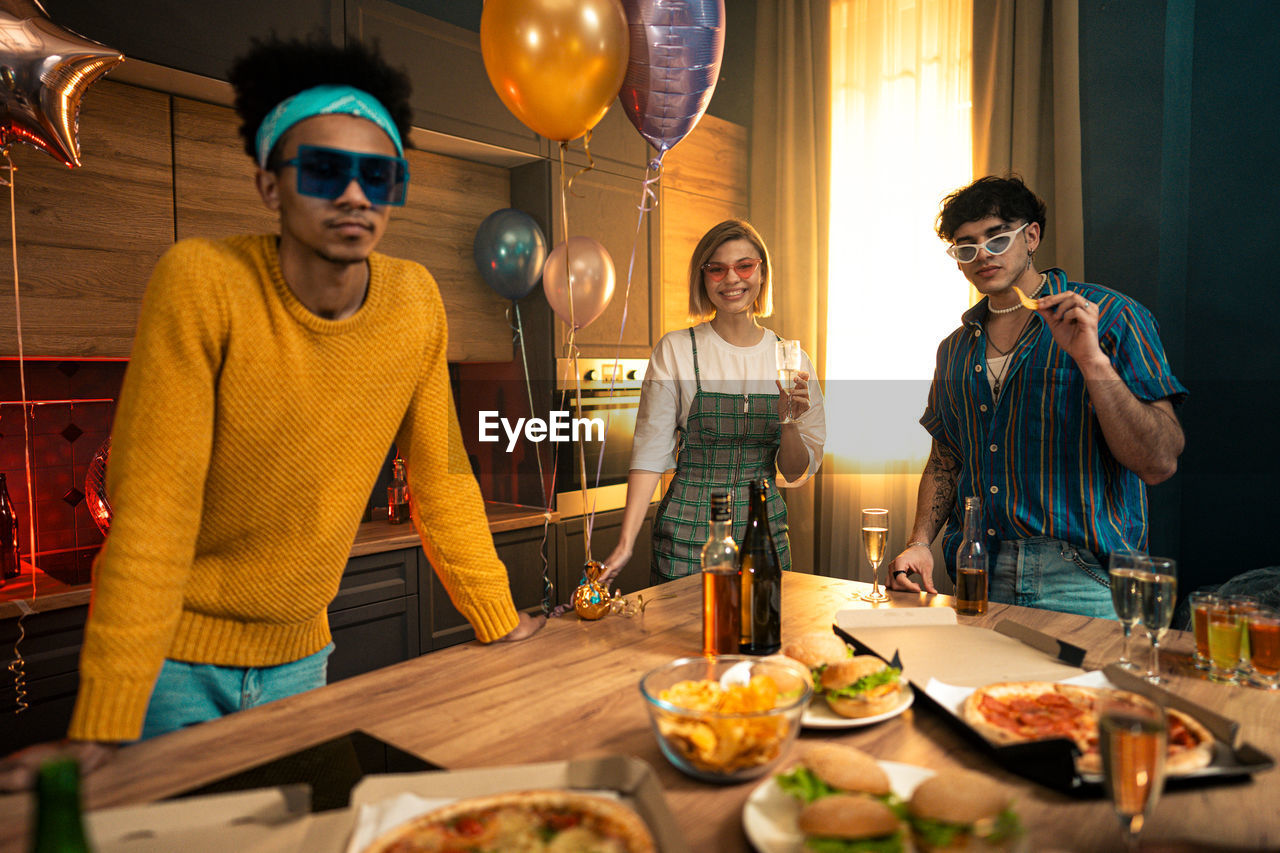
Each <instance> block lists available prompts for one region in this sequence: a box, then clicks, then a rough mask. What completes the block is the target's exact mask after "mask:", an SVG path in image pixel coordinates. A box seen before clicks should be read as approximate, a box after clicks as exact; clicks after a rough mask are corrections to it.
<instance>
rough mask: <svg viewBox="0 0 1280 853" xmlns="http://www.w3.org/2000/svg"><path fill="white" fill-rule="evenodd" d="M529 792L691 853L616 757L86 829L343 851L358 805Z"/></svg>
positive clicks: (125, 816)
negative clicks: (585, 798) (584, 802)
mask: <svg viewBox="0 0 1280 853" xmlns="http://www.w3.org/2000/svg"><path fill="white" fill-rule="evenodd" d="M531 788H569V789H575V790H583V791H593V792H598V793H601V794H603V795H606V796H609V795H612V796H616V797H617V798H618V799H620V800H621V801H622V802H624V803H626V804H627V805H629V806H631V807H632V808H633V809H635V811H636V812H637V813H638V814H639V815H640V817H641V818H642V819H643V820H644V821H645V823H646V824H647V825H648V826H649V829H650V831H651V832H652V833H653V835H654V838H655V839H656V840H657V842H658V847H659V850H661V851H662V853H689V849H688V847H687V846H686V845H685V843H684V841H683V840H682V839H681V837H680V830H679V827H678V826H677V825H676V822H675V818H674V816H673V815H672V814H671V811H670V809H669V808H668V807H667V802H666V798H665V796H664V795H663V792H662V786H661V784H660V783H659V782H658V777H657V775H656V774H655V773H654V771H653V769H652V768H651V767H650V766H649V765H648V764H646V763H645V762H643V761H641V760H640V759H637V758H629V757H624V756H609V757H605V758H598V759H586V760H581V761H558V762H547V763H542V764H525V765H517V766H510V767H483V768H473V769H468V770H458V771H447V770H441V771H433V772H425V773H402V774H381V775H374V776H368V777H366V778H365V779H364V780H362V781H361V782H360V783H359V784H358V785H357V786H356V787H355V789H354V790H353V791H352V796H351V806H350V807H349V808H346V809H335V810H332V811H327V812H321V813H318V814H311V813H309V809H310V798H309V792H308V790H307V788H306V786H287V787H281V788H264V789H257V790H252V791H244V792H237V793H230V794H212V795H208V796H201V797H189V798H186V799H180V800H169V801H165V802H160V803H152V804H148V805H142V806H130V807H126V808H119V809H104V810H99V811H94V812H90V813H89V814H88V815H87V816H86V827H87V830H88V833H89V837H90V840H91V842H92V843H93V845H94V849H95V850H97V851H98V853H172V851H174V850H181V851H182V853H225V851H227V850H235V851H237V853H346V851H347V850H348V849H349V843H350V839H351V837H352V833H353V830H354V829H355V828H356V824H357V820H358V816H359V814H360V809H361V807H362V806H369V805H371V804H374V803H377V802H379V801H382V800H386V799H389V798H394V797H398V796H400V795H403V794H412V795H415V796H418V797H422V798H425V799H449V800H454V799H461V798H463V797H471V796H480V795H484V794H496V793H502V792H505V791H518V790H525V789H531Z"/></svg>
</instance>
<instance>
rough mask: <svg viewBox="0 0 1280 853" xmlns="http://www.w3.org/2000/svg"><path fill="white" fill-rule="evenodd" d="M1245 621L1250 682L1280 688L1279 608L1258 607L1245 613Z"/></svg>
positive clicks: (1265, 687) (1270, 687) (1264, 686)
mask: <svg viewBox="0 0 1280 853" xmlns="http://www.w3.org/2000/svg"><path fill="white" fill-rule="evenodd" d="M1245 622H1246V634H1247V635H1248V637H1249V663H1250V664H1252V667H1253V675H1252V679H1251V680H1252V682H1253V683H1254V684H1256V685H1257V686H1259V687H1262V688H1264V689H1266V690H1280V610H1276V609H1275V608H1271V607H1258V608H1257V609H1256V610H1254V611H1253V612H1251V613H1248V614H1246V615H1245Z"/></svg>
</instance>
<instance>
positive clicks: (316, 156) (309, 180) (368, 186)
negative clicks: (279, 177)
mask: <svg viewBox="0 0 1280 853" xmlns="http://www.w3.org/2000/svg"><path fill="white" fill-rule="evenodd" d="M280 165H281V167H284V166H293V167H295V168H296V169H297V170H298V192H299V193H301V194H302V195H309V196H313V197H315V198H323V199H328V200H329V201H333V200H334V199H336V198H338V197H339V196H341V195H342V194H343V193H344V192H346V191H347V187H349V186H351V182H352V181H355V182H356V183H358V184H360V189H361V190H362V191H363V192H364V197H365V198H367V199H369V202H370V203H371V204H376V205H379V206H383V205H390V206H393V207H399V206H400V205H402V204H404V198H405V194H406V192H407V191H408V189H409V163H408V161H407V160H405V159H404V158H403V157H384V156H383V155H381V154H356V153H355V152H353V151H343V150H342V149H340V148H321V147H319V146H316V145H299V146H298V156H297V157H294V158H293V159H291V160H285V161H284V162H283V163H281V164H280Z"/></svg>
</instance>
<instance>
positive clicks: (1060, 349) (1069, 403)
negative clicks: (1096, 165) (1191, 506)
mask: <svg viewBox="0 0 1280 853" xmlns="http://www.w3.org/2000/svg"><path fill="white" fill-rule="evenodd" d="M1044 225H1045V205H1044V202H1043V201H1041V200H1040V199H1039V198H1038V197H1037V196H1036V195H1035V193H1033V192H1032V191H1031V190H1030V189H1028V188H1027V187H1026V185H1025V184H1023V182H1022V181H1021V180H1020V179H1019V178H1017V177H1008V178H999V177H986V178H981V179H979V180H977V181H975V182H974V183H972V184H970V185H969V186H967V187H964V188H963V189H960V190H957V191H955V192H954V193H952V194H951V195H949V196H948V197H947V198H946V200H945V201H944V203H943V208H942V213H941V214H940V215H939V217H938V223H937V232H938V236H940V237H941V238H942V239H943V240H945V241H947V242H948V243H950V244H951V245H950V246H949V247H948V248H947V254H949V255H951V257H953V258H955V260H956V262H957V265H958V266H959V268H960V271H961V272H962V273H963V274H964V276H965V278H967V279H968V280H969V281H970V282H971V283H972V284H973V286H974V287H975V288H977V290H978V292H979V293H981V294H982V295H983V296H984V297H985V298H984V299H983V300H982V301H981V302H979V303H978V304H977V305H975V306H974V307H973V308H971V309H969V310H968V311H966V312H965V313H964V315H963V316H962V318H961V320H962V324H961V326H960V328H958V329H957V330H956V331H955V332H953V333H952V334H951V335H950V336H948V337H947V338H946V340H944V341H943V342H942V344H941V345H940V346H939V347H938V358H937V366H936V368H935V371H934V376H933V384H932V386H931V388H930V390H929V400H928V404H927V405H926V408H925V412H924V416H923V417H922V418H921V419H920V423H921V424H922V425H923V426H924V427H925V429H927V430H928V431H929V433H930V435H932V436H933V447H932V450H931V452H930V455H929V461H928V462H927V463H926V464H925V468H924V474H923V476H922V478H921V481H920V490H919V493H918V498H917V505H916V518H915V524H914V527H913V529H912V537H911V541H910V542H909V543H908V544H907V547H906V549H905V550H904V551H903V552H902V553H901V554H900V555H898V557H897V559H895V560H894V561H893V564H892V566H891V573H890V585H891V587H892V588H894V589H900V590H910V591H916V590H919V589H920V588H921V585H923V587H924V589H925V590H927V591H929V592H935V591H936V590H935V589H934V584H933V556H932V553H931V551H930V543H931V542H932V541H933V538H934V537H935V536H936V535H937V533H938V531H939V530H940V529H941V528H942V527H943V525H944V523H946V522H947V521H948V520H949V521H950V524H948V525H947V532H946V534H945V536H944V537H943V552H944V554H945V557H946V561H947V567H948V571H949V572H950V573H951V574H952V575H953V576H954V572H955V556H956V550H957V549H958V547H959V545H960V539H961V532H962V531H961V526H962V525H961V522H962V515H963V510H962V507H963V499H964V498H965V497H967V496H971V495H976V496H978V497H979V498H981V503H982V518H981V530H982V533H983V536H984V540H985V541H984V544H985V545H986V546H987V548H988V552H989V554H990V555H991V556H990V557H989V560H990V563H989V566H990V572H991V574H990V598H991V600H992V601H998V602H1005V603H1009V604H1018V605H1023V606H1027V607H1040V608H1044V609H1048V610H1059V611H1065V612H1074V613H1082V614H1085V615H1088V616H1102V617H1108V616H1111V615H1113V613H1112V609H1111V598H1110V590H1109V586H1108V577H1107V571H1106V569H1105V568H1104V566H1105V565H1106V562H1107V560H1108V558H1109V556H1110V555H1111V554H1112V553H1114V552H1116V551H1119V550H1124V549H1129V548H1138V549H1145V548H1146V546H1147V493H1146V487H1147V485H1153V484H1155V483H1160V482H1163V481H1164V480H1167V479H1168V478H1169V477H1171V476H1173V474H1174V472H1175V471H1176V470H1177V460H1178V456H1179V454H1180V453H1181V452H1182V448H1183V444H1184V437H1183V434H1182V428H1181V426H1180V425H1179V423H1178V419H1177V416H1176V415H1175V414H1174V406H1175V405H1177V404H1180V403H1181V402H1182V399H1183V398H1184V397H1185V396H1186V393H1187V392H1186V389H1185V388H1184V387H1183V386H1182V384H1181V383H1179V382H1178V380H1177V379H1176V378H1175V377H1174V376H1173V373H1172V372H1171V370H1170V368H1169V364H1168V362H1167V361H1166V359H1165V354H1164V348H1163V346H1162V345H1161V343H1160V337H1159V334H1158V332H1157V330H1156V323H1155V320H1154V318H1152V316H1151V313H1150V312H1149V311H1147V309H1146V308H1144V307H1143V306H1142V305H1140V304H1138V303H1137V302H1136V301H1134V300H1132V299H1130V298H1128V297H1127V296H1124V295H1123V294H1121V293H1118V292H1116V291H1114V290H1110V289H1108V288H1105V287H1101V286H1098V285H1094V284H1081V283H1078V282H1073V281H1068V280H1067V276H1066V273H1064V272H1063V271H1062V270H1060V269H1049V270H1047V271H1045V272H1037V271H1036V269H1035V267H1034V266H1033V257H1034V255H1035V251H1036V248H1037V247H1038V246H1039V244H1040V238H1041V235H1042V234H1043V232H1044ZM1015 287H1016V288H1017V289H1018V290H1021V291H1022V292H1023V293H1024V294H1026V295H1027V296H1029V297H1030V298H1031V299H1033V300H1036V301H1037V302H1038V306H1037V307H1036V308H1034V310H1033V309H1031V308H1028V307H1025V306H1024V304H1023V303H1022V302H1021V301H1020V299H1019V295H1018V293H1017V292H1016V291H1015ZM912 576H918V580H919V583H917V582H916V581H913V580H912V579H911V578H912Z"/></svg>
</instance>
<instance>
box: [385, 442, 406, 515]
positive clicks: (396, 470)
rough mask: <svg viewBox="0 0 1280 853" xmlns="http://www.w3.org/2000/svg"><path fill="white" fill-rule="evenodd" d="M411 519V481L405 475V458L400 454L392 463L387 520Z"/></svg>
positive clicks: (388, 487)
mask: <svg viewBox="0 0 1280 853" xmlns="http://www.w3.org/2000/svg"><path fill="white" fill-rule="evenodd" d="M408 520H409V483H408V481H407V480H406V479H405V475H404V460H403V459H401V458H400V457H399V456H397V457H396V458H395V461H394V462H392V463H391V485H390V486H387V521H389V522H391V523H392V524H404V523H405V522H406V521H408Z"/></svg>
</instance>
